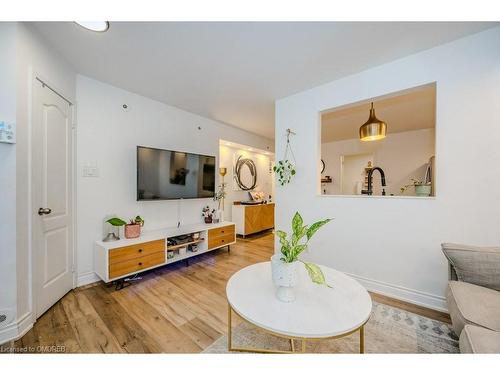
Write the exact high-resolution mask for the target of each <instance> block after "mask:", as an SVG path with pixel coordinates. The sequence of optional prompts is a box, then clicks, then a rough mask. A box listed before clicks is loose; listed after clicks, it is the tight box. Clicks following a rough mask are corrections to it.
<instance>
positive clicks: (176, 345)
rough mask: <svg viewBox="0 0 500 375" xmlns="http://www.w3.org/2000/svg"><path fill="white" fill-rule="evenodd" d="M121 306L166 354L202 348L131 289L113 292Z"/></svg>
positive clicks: (192, 351)
mask: <svg viewBox="0 0 500 375" xmlns="http://www.w3.org/2000/svg"><path fill="white" fill-rule="evenodd" d="M112 295H113V298H115V299H116V300H117V301H118V303H119V304H120V305H122V307H123V308H124V309H126V310H127V312H128V313H129V314H130V316H132V317H133V318H134V320H135V321H136V322H137V323H138V324H139V325H140V326H141V327H142V328H143V329H144V330H145V331H146V332H147V333H148V335H149V336H150V337H151V338H152V339H153V340H155V341H156V342H157V343H158V344H159V345H160V347H161V350H162V352H165V353H197V352H199V351H200V350H201V349H202V348H201V346H199V345H197V344H196V343H195V342H194V341H193V340H192V339H191V338H190V337H189V336H187V335H185V334H184V333H183V332H182V331H180V330H179V329H178V328H177V327H175V326H174V325H173V324H172V323H170V322H169V321H168V320H167V319H165V318H164V317H163V316H162V315H161V314H160V313H159V312H158V310H156V309H155V308H154V307H152V306H151V305H150V304H149V303H147V302H146V301H145V300H144V299H143V298H142V297H141V296H140V295H139V294H138V293H136V292H135V291H133V290H131V289H127V288H125V289H122V290H119V291H116V292H112Z"/></svg>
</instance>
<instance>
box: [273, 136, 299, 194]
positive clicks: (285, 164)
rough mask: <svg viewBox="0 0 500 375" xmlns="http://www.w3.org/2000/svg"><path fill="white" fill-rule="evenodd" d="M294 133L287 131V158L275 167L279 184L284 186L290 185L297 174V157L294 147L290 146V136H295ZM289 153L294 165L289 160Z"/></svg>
mask: <svg viewBox="0 0 500 375" xmlns="http://www.w3.org/2000/svg"><path fill="white" fill-rule="evenodd" d="M295 134H296V133H294V132H293V131H291V130H290V129H287V130H286V148H285V156H284V158H283V160H280V161H278V163H277V164H276V165H275V166H274V167H273V171H274V172H275V173H276V175H277V176H278V183H279V184H280V185H281V186H283V185H285V184H288V183H290V181H291V179H292V177H293V176H295V174H296V173H297V172H296V170H295V164H296V161H295V155H294V154H293V151H292V146H291V145H290V135H295ZM288 151H290V155H291V156H292V158H293V163H292V162H291V161H290V160H288Z"/></svg>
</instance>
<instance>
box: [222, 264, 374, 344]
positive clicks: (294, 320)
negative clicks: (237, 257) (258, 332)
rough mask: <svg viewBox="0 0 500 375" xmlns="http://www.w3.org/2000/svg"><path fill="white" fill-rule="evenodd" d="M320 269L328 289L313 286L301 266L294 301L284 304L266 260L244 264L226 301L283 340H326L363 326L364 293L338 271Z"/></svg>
mask: <svg viewBox="0 0 500 375" xmlns="http://www.w3.org/2000/svg"><path fill="white" fill-rule="evenodd" d="M321 269H322V271H323V273H324V274H325V277H326V280H327V282H328V284H329V285H331V286H332V288H328V287H326V286H324V285H317V284H315V283H313V282H312V281H311V280H310V279H309V276H308V275H307V271H306V270H305V268H304V267H299V270H300V271H299V285H297V286H296V300H295V301H293V302H288V303H287V302H281V301H279V300H278V299H277V298H276V294H275V293H276V287H275V286H274V284H273V281H272V277H271V263H270V262H264V263H257V264H254V265H251V266H248V267H246V268H243V269H242V270H240V271H238V272H237V273H235V274H234V275H233V276H231V278H230V279H229V281H228V283H227V286H226V294H227V299H228V302H229V304H230V305H231V307H232V308H233V310H234V311H236V312H237V313H238V314H239V315H241V316H242V317H243V318H245V319H246V320H248V321H249V322H250V323H252V324H255V325H256V326H258V327H261V328H264V329H266V330H269V331H271V332H274V333H278V334H281V335H285V336H293V337H303V338H322V337H323V338H326V337H333V336H339V335H342V334H344V333H348V332H351V331H354V330H356V329H357V328H359V327H361V326H362V325H363V324H364V323H366V321H367V320H368V318H369V317H370V313H371V310H372V300H371V297H370V295H369V294H368V292H367V291H366V289H365V288H364V287H363V286H361V284H359V283H358V282H357V281H356V280H354V279H353V278H351V277H349V276H347V275H345V274H343V273H342V272H339V271H336V270H334V269H331V268H328V267H325V266H321Z"/></svg>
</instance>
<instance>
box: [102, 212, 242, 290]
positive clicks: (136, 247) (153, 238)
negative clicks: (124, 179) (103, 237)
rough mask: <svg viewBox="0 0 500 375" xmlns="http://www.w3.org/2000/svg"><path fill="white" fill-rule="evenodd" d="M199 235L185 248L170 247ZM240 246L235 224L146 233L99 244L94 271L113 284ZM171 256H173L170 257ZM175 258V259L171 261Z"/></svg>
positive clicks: (194, 226) (190, 226)
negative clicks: (170, 241) (190, 247)
mask: <svg viewBox="0 0 500 375" xmlns="http://www.w3.org/2000/svg"><path fill="white" fill-rule="evenodd" d="M194 233H199V238H198V239H196V240H193V241H190V242H189V243H184V244H181V245H173V246H167V243H168V239H169V238H172V237H177V236H183V235H192V234H194ZM235 242H236V234H235V225H234V223H231V222H228V221H225V222H222V223H216V224H204V223H200V224H192V225H184V226H181V227H178V228H177V227H175V228H165V229H158V230H154V231H149V232H144V233H142V234H141V236H140V237H139V238H133V239H121V240H118V241H112V242H103V241H96V242H95V245H94V271H95V273H96V274H97V275H98V276H99V277H100V278H101V279H102V280H103V281H104V282H107V283H108V282H111V281H115V280H120V279H123V278H125V277H127V276H131V275H135V274H137V273H139V272H143V271H147V270H150V269H153V268H156V267H161V266H164V265H167V264H171V263H175V262H178V261H180V260H186V261H187V259H188V258H191V257H194V256H196V255H200V254H203V253H207V252H209V251H212V250H216V249H219V248H221V247H225V246H227V247H228V250H229V246H230V245H232V244H234V243H235ZM189 244H191V245H196V247H197V251H196V252H191V251H186V252H185V253H184V252H182V253H181V252H179V249H181V248H183V247H186V246H187V245H189ZM169 253H170V254H169ZM172 254H173V257H171V256H172Z"/></svg>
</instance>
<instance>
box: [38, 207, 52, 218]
mask: <svg viewBox="0 0 500 375" xmlns="http://www.w3.org/2000/svg"><path fill="white" fill-rule="evenodd" d="M51 212H52V210H51V209H50V208H39V209H38V215H40V216H42V215H48V214H50V213H51Z"/></svg>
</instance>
